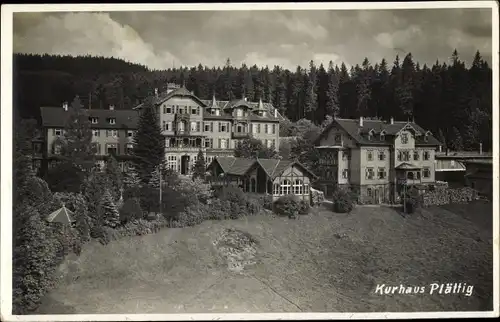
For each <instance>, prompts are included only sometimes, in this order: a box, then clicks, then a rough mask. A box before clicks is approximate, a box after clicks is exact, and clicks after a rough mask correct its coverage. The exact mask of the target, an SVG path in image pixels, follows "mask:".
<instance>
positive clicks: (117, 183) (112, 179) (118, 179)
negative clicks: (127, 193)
mask: <svg viewBox="0 0 500 322" xmlns="http://www.w3.org/2000/svg"><path fill="white" fill-rule="evenodd" d="M104 173H105V175H106V177H107V179H108V182H109V184H110V188H111V191H110V192H111V196H112V197H113V200H115V201H116V200H118V199H120V196H121V190H122V189H123V179H122V173H121V171H120V168H119V167H118V161H117V160H116V157H115V156H114V155H110V156H109V157H108V159H107V160H106V166H105V168H104Z"/></svg>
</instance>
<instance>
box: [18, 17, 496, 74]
mask: <svg viewBox="0 0 500 322" xmlns="http://www.w3.org/2000/svg"><path fill="white" fill-rule="evenodd" d="M491 29H492V17H491V9H405V10H402V9H399V10H301V11H296V10H295V11H292V10H281V11H175V12H173V11H170V12H168V11H149V12H139V11H135V12H132V11H128V12H124V11H122V12H70V13H14V38H13V45H14V52H17V53H39V54H43V53H48V54H66V55H87V54H90V55H95V56H106V57H116V58H122V59H125V60H127V61H130V62H135V63H140V64H143V65H146V66H147V67H149V68H151V69H167V68H171V67H179V66H181V65H182V66H196V65H198V64H200V63H201V64H202V65H206V66H209V67H212V66H224V64H225V62H226V60H227V58H229V59H230V60H231V63H232V65H233V66H241V64H242V63H246V64H247V65H253V64H256V65H257V66H259V67H265V66H266V65H268V66H269V68H273V67H274V65H280V66H281V67H284V68H288V69H291V70H295V69H296V68H297V65H300V66H303V67H307V66H308V64H309V61H310V60H313V61H315V63H316V64H317V65H319V64H320V63H323V64H325V66H328V63H329V61H333V62H334V63H335V64H339V65H340V64H341V63H342V62H344V63H345V64H346V65H347V66H348V67H349V66H352V65H355V64H361V63H362V61H363V59H364V58H365V57H367V58H368V59H369V61H370V62H371V63H372V64H375V62H380V61H381V60H382V58H385V59H386V60H387V61H388V62H389V64H392V62H393V61H394V58H395V57H396V55H399V56H400V57H401V58H403V57H404V56H405V55H406V54H407V53H410V52H411V53H412V55H413V58H414V60H415V61H418V62H419V63H420V64H421V65H423V64H424V63H426V64H428V65H432V64H433V63H435V62H436V60H439V61H440V62H443V61H445V62H447V61H449V59H450V56H451V54H452V52H453V50H454V49H455V48H456V49H457V50H458V53H459V55H460V57H461V59H462V60H464V61H466V62H468V63H470V62H471V60H472V58H473V56H474V53H475V52H476V51H477V50H479V51H480V52H481V54H482V56H483V58H485V59H486V60H487V61H488V62H489V63H490V64H491V55H492V31H491Z"/></svg>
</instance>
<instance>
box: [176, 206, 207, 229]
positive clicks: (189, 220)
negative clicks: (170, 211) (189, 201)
mask: <svg viewBox="0 0 500 322" xmlns="http://www.w3.org/2000/svg"><path fill="white" fill-rule="evenodd" d="M209 217H210V210H209V206H208V205H205V204H202V203H198V204H195V205H190V206H188V207H187V208H186V209H185V210H184V211H182V212H181V213H180V214H179V216H178V218H177V219H176V221H175V224H176V225H175V226H176V227H187V226H194V225H198V224H201V223H202V222H203V221H204V220H206V219H208V218H209Z"/></svg>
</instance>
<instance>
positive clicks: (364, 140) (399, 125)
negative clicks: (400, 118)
mask: <svg viewBox="0 0 500 322" xmlns="http://www.w3.org/2000/svg"><path fill="white" fill-rule="evenodd" d="M334 126H338V127H339V128H340V129H342V130H344V131H345V132H347V134H348V135H349V136H350V137H351V138H352V139H353V140H354V141H355V142H356V143H357V144H359V145H392V140H393V136H394V135H397V134H398V133H399V132H400V131H401V130H402V129H403V128H404V127H405V126H411V127H412V128H414V129H415V130H416V131H418V132H420V133H422V134H423V133H425V132H426V131H425V130H424V129H423V128H422V127H420V126H419V125H418V124H416V123H414V122H397V121H395V122H394V123H393V124H391V123H389V122H385V121H383V120H371V119H364V120H363V126H362V127H361V126H360V124H359V119H339V118H335V119H333V121H332V123H331V124H330V125H329V126H327V127H326V128H325V129H324V130H323V132H322V133H321V134H320V136H319V137H318V138H317V139H316V141H315V143H316V144H318V143H319V142H320V140H321V139H322V138H323V137H325V136H326V135H327V134H328V133H329V132H330V130H331V129H332V128H333V127H334ZM370 130H373V131H375V132H376V133H380V132H381V131H385V135H384V140H381V137H380V135H374V136H372V137H371V140H369V139H368V132H369V131H370ZM415 145H420V146H425V145H426V146H438V145H442V143H441V142H439V141H438V140H437V139H436V138H435V137H434V136H432V135H429V136H428V137H427V141H425V137H424V136H423V135H421V136H417V137H416V138H415Z"/></svg>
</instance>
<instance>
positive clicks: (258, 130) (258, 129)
mask: <svg viewBox="0 0 500 322" xmlns="http://www.w3.org/2000/svg"><path fill="white" fill-rule="evenodd" d="M257 133H260V124H257Z"/></svg>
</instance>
